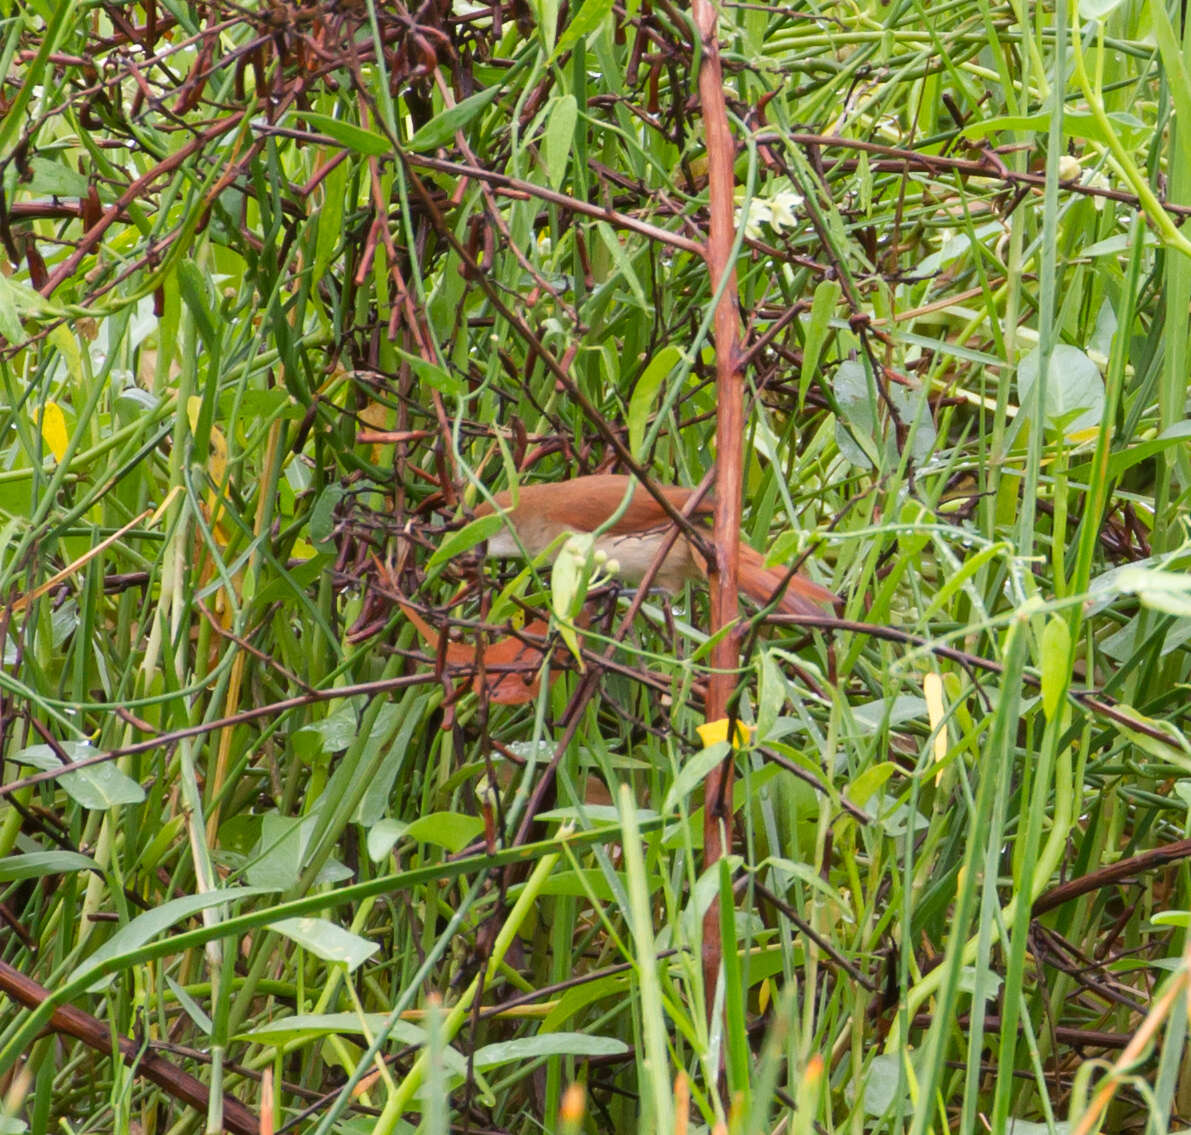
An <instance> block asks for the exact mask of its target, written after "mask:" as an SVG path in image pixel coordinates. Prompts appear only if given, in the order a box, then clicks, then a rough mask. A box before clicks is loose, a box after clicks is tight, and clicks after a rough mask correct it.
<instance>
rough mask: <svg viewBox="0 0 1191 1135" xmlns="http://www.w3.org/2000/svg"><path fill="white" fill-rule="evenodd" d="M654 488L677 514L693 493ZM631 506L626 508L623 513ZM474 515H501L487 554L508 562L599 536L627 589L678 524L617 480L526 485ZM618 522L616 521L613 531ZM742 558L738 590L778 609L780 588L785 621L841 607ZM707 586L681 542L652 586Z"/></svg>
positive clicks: (824, 593) (693, 553) (705, 508)
mask: <svg viewBox="0 0 1191 1135" xmlns="http://www.w3.org/2000/svg"><path fill="white" fill-rule="evenodd" d="M630 488H631V489H632V496H631V497H629V490H630ZM657 488H658V490H659V492H660V493H661V495H662V496H664V497H665V498H666V500H668V501H669V502H670V504H672V505H673V506H674V508H675V509H676V510H677V511H679V512H681V511H682V510H683V509H684V508H685V507H686V505H687V503H688V502H689V500H690V498H691V494H692V492H693V491H694V490H692V489H687V488H683V487H682V486H680V485H664V484H659V485H658V486H657ZM626 498H628V503H627V505H625V507H624V508H623V510H622V509H621V506H622V505H624V503H625V500H626ZM514 499H515V502H516V503H514ZM712 508H713V504H712V502H711V501H710V500H708V499H706V498H705V499H704V500H702V501H701V502H700V503H699V504H698V505H697V506H696V507H695V509H694V510H693V512H692V520H698V519H700V518H705V517H707V516H709V515H710V513H711V511H712ZM475 511H476V516H477V517H483V516H491V515H493V514H494V513H499V514H500V515H502V516H503V517H504V518H505V520H506V521H507V523H506V524H505V526H504V528H502V529H500V530H499V531H498V532H496V533H494V534H493V535H491V536H489V537H488V554H489V555H493V556H498V557H504V558H508V557H521V556H523V555H525V553H526V552H528V553H529V555H530V556H531V557H534V558H536V557H537V556H539V555H541V553H543V552H545V551H546V550H547V549H552V552H553V554H557V552H558V551H559V550H560V548H561V547H562V545H563V544H564V542H565V540H564V539H561V538H563V537H566V536H572V535H585V534H591V533H595V532H596V531H597V530H601V529H602V530H601V531H600V532H599V535H598V536H597V537H596V540H595V544H594V551H596V552H603V553H604V554H605V555H606V556H607V563H606V565H605V566H606V567H607V568H608V570H609V571H610V572H611V573H612V574H614V575H616V576H618V577H619V578H620V579H623V580H624V581H625V582H626V583H630V584H637V583H640V582H641V580H642V578H643V577H644V576H645V573H646V572H647V571H648V570H649V568H650V566H651V565H652V564H653V562H654V560H655V559H656V558H657V554H658V549H659V547H660V546H661V543H662V541H663V540H664V539H665V538H666V536H667V534H668V532H669V531H670V529H671V528H672V527H673V521H672V520H671V519H670V517H669V516H668V515H667V514H666V512H665V510H664V509H663V508H662V506H661V505H660V504H659V503H658V502H657V500H656V499H655V498H654V497H653V495H652V494H651V493H650V492H649V490H647V489H646V488H644V487H643V486H642V485H640V484H639V483H637V482H635V481H634V480H633V479H631V478H629V477H627V476H623V475H621V474H617V473H595V474H590V475H586V476H580V477H571V478H570V479H568V480H565V481H554V482H549V483H544V484H535V485H521V486H520V488H519V489H518V490H517V491H516V493H515V494H514V493H513V492H512V491H510V490H505V491H503V492H499V493H497V494H496V495H495V496H494V497H493V498H492V501H485V502H483V503H482V504H480V505H479V506H477V508H476V510H475ZM618 512H619V515H617V513H618ZM614 515H616V519H615V520H613V521H612V522H611V523H610V524H609V523H608V521H609V518H611V517H612V516H614ZM514 533H516V535H515V536H514ZM739 555H740V558H739V561H738V564H739V566H738V569H737V585H738V587H739V588H740V591H741V593H742V594H743V595H745V596H747V597H748V598H749V599H751V600H752V601H753V602H754V603H757V604H758V605H760V606H762V607H765V606H768V605H769V604H770V603H771V602H772V601H773V599H774V597H775V595H776V594H777V592H778V590H779V589H781V588H782V587H783V584H784V585H785V586H784V590H782V593H781V596H780V598H779V599H778V601H777V606H776V611H777V612H780V613H782V614H788V615H822V614H823V608H824V607H833V606H834V605H835V604H836V603H838V602H839V598H838V596H836V594H835V593H834V592H832V591H829V590H828V589H827V588H826V587H821V586H820V585H819V584H817V583H815V582H814V581H813V580H810V579H808V578H807V577H806V576H804V575H798V574H794V575H790V576H789V579H788V580H787V575H789V573H788V572H787V571H785V570H784V569H782V568H780V567H777V568H770V567H766V566H765V559H764V557H763V556H762V555H761V553H760V552H758V551H756V550H755V549H754V548H752V547H750V546H749V545H748V544H744V543H742V544H741V545H740V553H739ZM706 581H707V568H706V565H705V564H704V562H703V557H702V556H701V555H700V554H699V552H698V551H697V550H696V549H695V548H694V547H693V546H692V545H691V543H690V541H689V540H688V539H687V538H686V537H685V536H684V535H682V534H680V535H679V537H678V539H677V540H675V541H674V543H673V545H672V546H671V548H670V550H669V551H668V552H667V553H666V558H665V560H664V561H663V562H662V563H661V565H660V566H659V568H658V570H657V573H656V574H655V575H654V577H653V583H654V585H655V586H657V587H660V588H662V589H663V590H665V591H668V592H671V593H673V592H675V591H678V590H680V589H681V588H682V586H683V584H685V583H705V582H706Z"/></svg>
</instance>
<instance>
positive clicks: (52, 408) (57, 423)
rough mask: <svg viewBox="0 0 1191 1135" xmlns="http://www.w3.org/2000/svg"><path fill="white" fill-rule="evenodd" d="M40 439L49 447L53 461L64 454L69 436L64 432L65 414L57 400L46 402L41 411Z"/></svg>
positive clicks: (58, 459) (39, 423)
mask: <svg viewBox="0 0 1191 1135" xmlns="http://www.w3.org/2000/svg"><path fill="white" fill-rule="evenodd" d="M40 417H41V420H40V421H39V422H38V425H39V426H40V427H41V440H42V441H44V442H45V443H46V445H47V446H48V447H49V451H50V452H51V453H52V454H53V455H54V460H55V461H61V460H62V458H63V457H65V456H66V447H67V445H69V444H70V436H69V435H68V434H67V432H66V415H65V414H63V413H62V407H61V406H59V405H58V403H57V402H47V403H46V404H45V409H43V410H42V412H41V416H40Z"/></svg>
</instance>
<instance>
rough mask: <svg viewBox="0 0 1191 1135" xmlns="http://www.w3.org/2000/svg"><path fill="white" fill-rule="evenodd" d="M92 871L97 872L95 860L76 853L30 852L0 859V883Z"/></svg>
mask: <svg viewBox="0 0 1191 1135" xmlns="http://www.w3.org/2000/svg"><path fill="white" fill-rule="evenodd" d="M93 870H98V866H97V864H96V862H95V860H94V859H89V858H88V857H87V856H85V855H80V854H79V853H78V852H77V851H31V852H29V853H28V854H26V855H9V856H6V857H5V858H4V859H0V883H11V882H13V881H14V880H16V879H36V878H39V877H41V876H42V875H65V874H68V873H70V872H73V871H93Z"/></svg>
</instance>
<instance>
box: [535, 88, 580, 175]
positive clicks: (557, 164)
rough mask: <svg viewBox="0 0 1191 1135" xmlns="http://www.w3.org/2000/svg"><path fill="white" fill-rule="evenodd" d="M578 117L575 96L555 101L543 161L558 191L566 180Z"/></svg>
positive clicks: (547, 131) (545, 139)
mask: <svg viewBox="0 0 1191 1135" xmlns="http://www.w3.org/2000/svg"><path fill="white" fill-rule="evenodd" d="M578 117H579V104H578V103H577V102H576V101H575V96H574V95H571V94H566V95H563V96H562V97H561V98H557V99H555V100H554V104H553V106H552V107H551V109H550V117H549V118H547V120H546V130H545V134H544V136H543V138H542V160H543V161H544V162H545V164H546V177H547V179H548V180H549V182H550V187H551V188H552V189H557V188H558V187H559V186H560V185H562V183H563V181H564V180H565V178H566V175H567V164H568V161H569V159H570V156H571V147H572V146H574V144H575V122H576V121H577V119H578Z"/></svg>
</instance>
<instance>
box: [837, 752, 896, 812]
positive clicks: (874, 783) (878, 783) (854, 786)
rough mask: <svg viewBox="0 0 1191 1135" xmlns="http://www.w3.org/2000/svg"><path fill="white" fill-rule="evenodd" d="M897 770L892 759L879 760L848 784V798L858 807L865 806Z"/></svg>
mask: <svg viewBox="0 0 1191 1135" xmlns="http://www.w3.org/2000/svg"><path fill="white" fill-rule="evenodd" d="M896 771H897V766H896V765H894V764H893V762H892V761H878V762H877V763H876V764H875V765H869V767H868V768H866V769H865V770H864V771H863V772H862V773H861V774H860V775H859V776H858V777H856V778H855V780H853V781H852V783H851V784H849V785H848V799H849V800H851V801H852V803H853V804H855V805H856V807H857V808H863V807H864V806H865V804H867V803H868V801H869V800H871V799H872V797H873V796H874V795H876V793H878V792H879V791H880V790H881V789H882V788H884V787H885V785H886V784H887V783H888V781H889V778H890V777H892V776H893V774H894V773H895V772H896Z"/></svg>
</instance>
